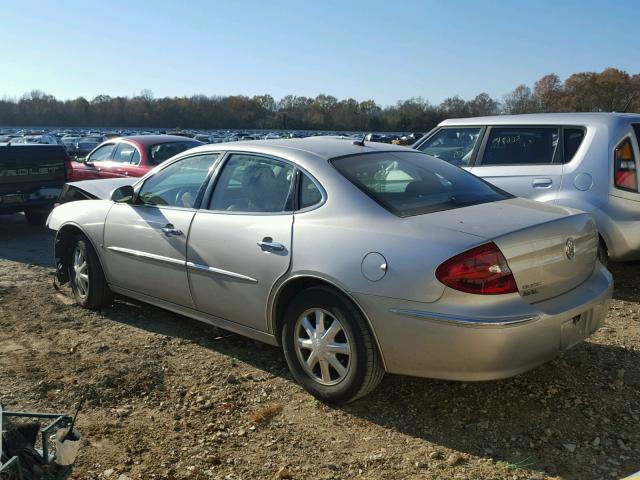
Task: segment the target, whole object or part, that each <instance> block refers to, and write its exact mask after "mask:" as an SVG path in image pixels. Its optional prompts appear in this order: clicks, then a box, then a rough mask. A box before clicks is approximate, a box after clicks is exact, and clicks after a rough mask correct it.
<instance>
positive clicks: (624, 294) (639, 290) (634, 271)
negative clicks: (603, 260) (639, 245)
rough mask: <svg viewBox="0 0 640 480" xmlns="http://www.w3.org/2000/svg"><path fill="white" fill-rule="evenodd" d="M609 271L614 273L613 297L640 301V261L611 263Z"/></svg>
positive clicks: (628, 300)
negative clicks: (639, 277) (639, 281)
mask: <svg viewBox="0 0 640 480" xmlns="http://www.w3.org/2000/svg"><path fill="white" fill-rule="evenodd" d="M608 268H609V271H610V272H611V274H612V275H613V279H614V283H615V289H614V291H613V298H615V299H617V300H624V301H627V302H637V301H640V284H639V283H638V275H639V274H640V261H636V262H624V263H613V262H611V263H610V264H609V267H608Z"/></svg>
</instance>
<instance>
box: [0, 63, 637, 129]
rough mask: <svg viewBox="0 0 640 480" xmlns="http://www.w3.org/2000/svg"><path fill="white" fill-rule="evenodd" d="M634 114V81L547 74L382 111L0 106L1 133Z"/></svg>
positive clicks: (117, 102) (371, 105) (232, 103)
mask: <svg viewBox="0 0 640 480" xmlns="http://www.w3.org/2000/svg"><path fill="white" fill-rule="evenodd" d="M611 111H617V112H620V111H629V112H638V111H640V74H633V75H630V74H628V73H627V72H624V71H621V70H618V69H615V68H608V69H606V70H604V71H602V72H599V73H598V72H581V73H575V74H573V75H571V76H569V77H568V78H567V79H565V80H564V81H562V80H561V79H560V77H558V75H556V74H549V75H545V76H544V77H542V78H541V79H540V80H538V81H537V82H535V83H534V85H533V86H532V87H530V86H528V85H518V86H517V87H516V88H515V89H514V90H513V91H512V92H510V93H509V94H507V95H505V96H504V97H503V98H502V99H500V100H498V99H494V98H491V96H490V95H488V94H487V93H480V94H478V95H477V96H476V97H475V98H472V99H470V100H464V99H462V98H460V97H459V96H453V97H450V98H447V99H445V100H444V101H443V102H441V103H440V104H437V105H434V104H431V103H429V101H427V100H425V99H424V98H422V97H417V98H410V99H408V100H403V101H398V102H397V103H396V104H395V105H391V106H387V107H382V106H380V105H378V104H377V103H376V102H375V101H373V100H365V101H357V100H355V99H353V98H348V99H346V100H338V99H337V98H336V97H334V96H331V95H325V94H320V95H318V96H316V97H315V98H311V97H304V96H295V95H287V96H286V97H284V98H282V99H280V100H275V99H274V98H273V97H272V96H271V95H257V96H253V97H248V96H244V95H232V96H205V95H193V96H190V97H164V98H154V96H153V93H152V92H151V91H149V90H143V91H142V92H141V93H140V94H139V95H136V96H133V97H111V96H109V95H98V96H97V97H95V98H93V99H90V100H88V99H86V98H84V97H78V98H76V99H73V100H58V99H56V98H55V97H53V96H52V95H47V94H46V93H44V92H42V91H39V90H35V91H32V92H30V93H27V94H25V95H23V96H22V97H21V98H19V99H12V98H7V97H5V98H3V99H2V100H0V125H14V126H16V125H20V126H58V127H67V126H68V127H73V126H95V127H138V128H140V127H142V128H161V127H164V128H174V127H180V128H199V129H227V128H234V129H236V128H237V129H285V130H286V129H301V130H337V131H342V130H344V131H352V130H356V131H403V132H408V131H427V130H429V129H431V128H432V127H434V126H435V125H437V124H438V123H439V122H441V121H442V120H444V119H446V118H453V117H470V116H483V115H497V114H501V113H513V114H517V113H538V112H611Z"/></svg>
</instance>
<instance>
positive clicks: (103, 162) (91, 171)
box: [83, 143, 116, 179]
mask: <svg viewBox="0 0 640 480" xmlns="http://www.w3.org/2000/svg"><path fill="white" fill-rule="evenodd" d="M115 147H116V145H115V143H106V144H104V145H100V146H99V147H97V148H96V149H95V150H93V151H92V152H91V153H89V155H87V158H86V159H85V160H84V165H85V168H84V171H83V178H92V179H99V178H111V177H113V175H112V174H111V173H110V167H109V166H110V165H111V157H112V156H113V151H114V150H115Z"/></svg>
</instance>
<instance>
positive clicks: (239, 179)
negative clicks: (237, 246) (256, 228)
mask: <svg viewBox="0 0 640 480" xmlns="http://www.w3.org/2000/svg"><path fill="white" fill-rule="evenodd" d="M293 173H294V168H293V166H292V165H289V164H288V163H285V162H281V161H279V160H275V159H272V158H266V157H260V156H256V155H243V154H235V155H231V157H230V158H229V160H228V161H227V162H226V163H225V165H224V168H223V169H222V172H221V173H220V177H219V178H218V181H217V183H216V186H215V189H214V191H213V196H212V198H211V203H210V205H209V208H210V209H211V210H221V211H228V212H245V213H250V212H255V213H277V212H284V211H287V210H290V209H291V205H290V203H291V201H290V197H291V190H292V189H291V185H292V181H293Z"/></svg>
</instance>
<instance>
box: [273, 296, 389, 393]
mask: <svg viewBox="0 0 640 480" xmlns="http://www.w3.org/2000/svg"><path fill="white" fill-rule="evenodd" d="M282 346H283V349H284V354H285V357H286V359H287V364H288V365H289V369H290V370H291V373H292V374H293V376H294V378H295V379H296V380H297V381H298V382H299V383H300V384H301V385H302V386H303V387H304V388H305V389H306V390H307V391H308V392H309V393H311V394H312V395H313V396H314V397H316V398H318V399H319V400H322V401H323V402H327V403H332V404H340V403H346V402H350V401H353V400H356V399H357V398H360V397H363V396H364V395H366V394H368V393H369V392H371V391H372V390H373V389H374V388H375V387H376V386H377V385H378V383H380V380H382V377H383V376H384V368H383V366H382V358H381V357H380V353H379V352H378V349H377V347H376V345H375V342H374V340H373V336H372V334H371V332H370V330H369V327H368V325H367V323H366V321H365V320H364V318H363V316H362V314H361V313H360V312H359V311H358V309H357V308H355V306H354V305H353V304H352V303H351V302H349V300H347V299H346V298H344V297H343V296H342V295H339V294H338V293H336V292H335V291H334V290H332V289H330V288H328V287H312V288H309V289H307V290H304V291H302V292H301V293H300V294H298V295H297V296H296V297H295V298H294V299H293V301H292V302H291V305H290V306H289V308H288V309H287V312H286V314H285V324H284V328H283V330H282Z"/></svg>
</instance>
